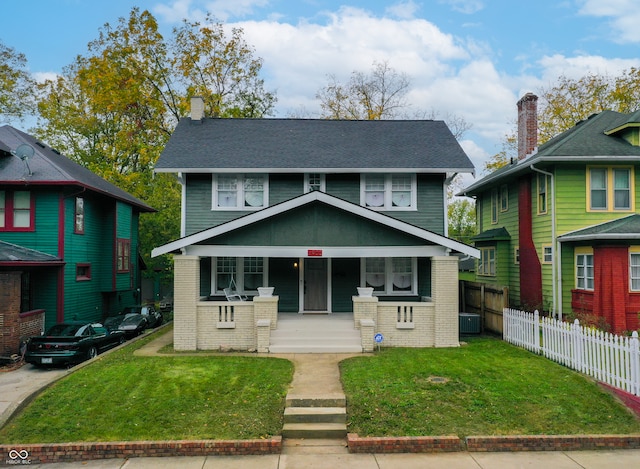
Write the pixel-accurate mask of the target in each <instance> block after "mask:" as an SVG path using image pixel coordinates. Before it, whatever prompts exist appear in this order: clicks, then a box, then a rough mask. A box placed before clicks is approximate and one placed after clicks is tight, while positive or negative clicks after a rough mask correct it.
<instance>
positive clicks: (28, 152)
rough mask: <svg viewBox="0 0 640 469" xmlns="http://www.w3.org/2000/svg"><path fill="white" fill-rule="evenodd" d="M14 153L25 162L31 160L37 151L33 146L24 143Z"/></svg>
mask: <svg viewBox="0 0 640 469" xmlns="http://www.w3.org/2000/svg"><path fill="white" fill-rule="evenodd" d="M12 153H13V154H14V155H15V156H17V157H18V158H20V159H21V160H22V161H24V160H26V159H27V158H31V157H32V156H33V154H34V153H35V150H34V149H33V147H32V146H31V145H29V144H26V143H23V144H22V145H19V146H18V148H16V149H15V150H14V151H13V152H12Z"/></svg>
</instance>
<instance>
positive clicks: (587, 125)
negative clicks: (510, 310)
mask: <svg viewBox="0 0 640 469" xmlns="http://www.w3.org/2000/svg"><path fill="white" fill-rule="evenodd" d="M518 153H519V154H518V159H517V160H514V161H511V163H510V164H508V165H507V166H506V167H503V168H501V169H499V170H497V171H495V172H493V173H491V174H489V175H488V176H486V177H484V178H483V179H481V180H480V181H478V182H476V183H474V184H472V185H471V186H469V187H468V188H467V189H465V190H464V191H463V192H462V194H463V195H467V196H471V197H474V198H475V199H476V213H477V226H478V234H477V236H476V237H475V245H476V247H477V248H478V249H479V250H480V260H479V262H478V268H477V271H476V279H477V281H478V282H484V283H490V284H496V285H499V286H508V287H509V299H510V303H511V306H513V307H518V308H524V309H527V310H533V309H534V308H538V309H542V310H545V311H548V312H550V313H553V314H554V315H557V316H562V315H563V314H567V313H569V312H571V313H575V314H578V315H586V316H592V317H594V316H595V317H596V318H601V322H603V323H605V324H606V325H608V326H609V327H610V328H611V330H612V331H614V332H623V331H625V330H633V329H637V328H638V313H639V312H640V215H639V214H638V210H639V205H638V203H639V202H640V199H639V197H640V194H638V192H637V191H636V187H638V184H639V183H640V179H639V177H640V176H639V174H638V169H639V167H640V113H633V114H621V113H618V112H613V111H603V112H601V113H599V114H596V115H593V116H591V117H590V118H589V119H587V120H585V121H582V122H579V123H577V124H576V125H575V126H574V127H573V128H571V129H569V130H567V131H565V132H563V133H561V134H559V135H557V136H556V137H554V138H552V139H551V140H549V141H548V142H545V143H544V144H543V145H540V146H539V147H538V146H537V97H536V96H535V95H533V94H527V95H525V96H524V97H523V98H522V99H521V100H520V101H519V102H518ZM596 322H597V321H596Z"/></svg>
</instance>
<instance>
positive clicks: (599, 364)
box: [503, 308, 640, 396]
mask: <svg viewBox="0 0 640 469" xmlns="http://www.w3.org/2000/svg"><path fill="white" fill-rule="evenodd" d="M503 324H504V330H503V338H504V340H505V341H507V342H509V343H512V344H514V345H517V346H519V347H522V348H525V349H527V350H530V351H531V352H534V353H537V354H541V355H544V356H545V357H547V358H549V359H550V360H553V361H555V362H557V363H560V364H562V365H565V366H567V367H569V368H572V369H574V370H577V371H579V372H581V373H584V374H586V375H589V376H592V377H593V378H594V379H596V380H598V381H601V382H603V383H606V384H608V385H610V386H613V387H616V388H619V389H622V390H623V391H626V392H628V393H631V394H634V395H636V396H640V347H639V341H638V332H636V331H634V332H633V335H632V336H631V337H620V336H617V335H613V334H609V333H607V332H602V331H600V330H597V329H592V328H590V327H583V326H581V325H580V323H579V321H578V320H577V319H576V320H575V322H574V323H573V324H571V323H567V322H563V321H558V320H556V319H553V318H548V317H543V318H541V317H540V315H539V313H538V311H535V312H534V313H533V314H532V313H528V312H524V311H518V310H514V309H509V308H505V309H504V311H503Z"/></svg>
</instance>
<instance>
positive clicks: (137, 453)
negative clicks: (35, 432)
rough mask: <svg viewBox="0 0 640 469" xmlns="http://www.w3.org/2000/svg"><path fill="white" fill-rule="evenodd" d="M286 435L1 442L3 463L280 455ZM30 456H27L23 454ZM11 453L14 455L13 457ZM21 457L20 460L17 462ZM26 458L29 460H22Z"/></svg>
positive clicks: (0, 464) (1, 461)
mask: <svg viewBox="0 0 640 469" xmlns="http://www.w3.org/2000/svg"><path fill="white" fill-rule="evenodd" d="M281 452H282V437H280V436H274V437H272V438H269V439H264V440H262V439H260V440H258V439H256V440H195V441H186V440H184V441H181V440H176V441H132V442H110V443H60V444H55V443H52V444H30V445H18V444H16V445H10V444H9V445H7V444H3V445H0V455H1V456H0V466H3V465H13V464H26V463H27V462H26V461H30V462H31V463H34V464H35V463H40V464H43V463H59V462H71V461H87V460H94V459H111V458H136V457H165V456H241V455H264V454H280V453H281ZM25 455H26V458H25V457H23V456H25ZM10 456H13V458H11V457H10ZM18 459H20V460H21V461H20V463H16V462H14V461H16V460H18ZM22 460H24V461H25V462H22Z"/></svg>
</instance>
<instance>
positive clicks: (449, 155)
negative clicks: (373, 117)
mask: <svg viewBox="0 0 640 469" xmlns="http://www.w3.org/2000/svg"><path fill="white" fill-rule="evenodd" d="M155 170H156V171H159V172H172V173H176V174H177V175H178V177H179V180H180V182H181V184H182V237H181V238H180V239H178V240H176V241H173V242H171V243H169V244H166V245H164V246H161V247H158V248H156V249H154V251H153V253H152V255H154V256H155V255H161V254H166V253H173V254H176V255H175V257H174V259H175V265H176V272H175V284H174V285H175V303H174V320H175V328H176V329H175V332H174V335H175V337H174V339H175V343H176V347H177V348H179V349H180V348H182V349H196V348H203V349H206V348H217V347H219V346H220V345H221V344H226V345H230V346H234V347H236V348H255V347H256V344H255V340H258V339H256V332H255V330H254V328H255V323H251V324H252V325H251V324H250V325H249V326H247V327H249V328H250V329H248V330H246V331H244V332H243V334H245V336H246V337H245V338H244V339H241V338H233V337H231V334H232V333H231V332H229V331H228V330H227V331H226V332H224V334H226V335H224V336H220V337H217V336H216V334H217V333H221V334H222V332H221V331H220V330H221V329H232V328H233V327H236V328H238V327H239V326H238V324H237V318H238V317H239V315H238V314H237V311H238V310H235V314H236V321H227V322H232V323H234V324H233V326H231V325H230V324H222V323H223V322H224V321H223V320H222V319H220V317H221V316H219V315H218V313H220V311H222V310H218V309H215V308H218V307H220V308H222V307H223V306H224V305H225V303H219V304H218V303H216V300H217V301H219V300H223V301H226V300H225V292H224V289H225V288H229V287H231V288H232V289H234V291H236V290H237V291H238V292H239V293H240V294H242V295H246V296H248V297H249V299H251V297H255V296H256V295H257V294H258V287H267V286H269V287H274V288H275V294H276V295H277V304H276V305H274V306H273V307H274V308H276V309H277V313H278V314H281V313H327V314H329V313H336V314H337V313H355V314H356V322H357V321H359V319H358V315H359V314H360V313H358V312H357V311H356V310H357V309H358V308H354V299H353V297H354V295H356V294H357V287H369V288H371V289H372V290H373V297H372V298H373V301H374V302H375V303H378V301H379V304H380V305H382V304H385V305H393V304H395V303H394V302H396V303H397V304H402V305H407V304H409V306H407V308H413V307H415V308H418V307H425V308H426V307H427V306H429V308H433V304H434V303H436V297H437V300H438V301H440V303H439V304H440V305H441V308H440V309H438V306H437V304H436V308H435V311H436V313H435V314H437V311H445V309H446V311H447V313H446V314H447V320H446V322H447V325H445V321H444V320H443V321H442V327H441V328H439V324H437V321H436V324H435V325H434V322H433V321H434V319H433V318H431V319H430V320H429V321H431V322H430V323H428V322H427V321H426V320H425V322H424V323H423V324H422V325H419V324H416V325H415V327H416V328H419V327H424V328H425V330H423V331H421V332H419V331H418V329H416V331H414V332H413V334H414V335H415V336H416V337H414V338H412V339H406V340H407V342H406V345H414V346H421V344H424V341H427V342H428V343H429V344H430V345H434V344H435V345H436V346H438V345H443V344H445V343H446V344H447V345H457V343H458V333H457V331H458V329H457V327H458V322H457V321H458V306H457V305H458V297H457V295H458V293H457V257H455V256H453V255H452V253H455V252H462V253H465V254H466V255H472V256H474V255H476V256H477V250H476V249H474V248H472V247H470V246H467V245H465V244H462V243H459V242H457V241H455V240H453V239H450V238H448V237H447V220H446V213H447V209H446V188H447V185H448V184H449V182H450V180H451V178H452V177H453V176H454V175H455V174H457V173H472V172H473V171H474V168H473V165H472V163H471V161H470V160H469V158H468V157H467V156H466V154H465V153H464V151H463V150H462V148H461V147H460V145H459V144H458V142H457V141H456V140H455V138H454V137H453V135H452V134H451V132H450V130H449V129H448V128H447V126H446V125H445V123H444V122H442V121H424V120H422V121H419V120H415V121H339V120H313V119H308V120H303V119H217V118H206V117H204V115H203V111H202V102H201V100H199V99H198V98H194V99H193V100H192V114H191V117H190V118H183V119H181V121H180V123H179V124H178V126H177V128H176V129H175V131H174V133H173V135H172V136H171V138H170V140H169V142H168V144H167V146H166V148H165V150H164V152H163V153H162V155H161V156H160V158H159V160H158V162H157V164H156V168H155ZM444 266H446V267H444ZM440 267H441V268H442V269H443V270H441V271H439V270H438V269H439V268H440ZM449 269H452V270H449ZM437 282H447V284H446V286H445V285H444V283H443V284H442V291H439V292H436V291H435V290H436V287H434V285H435V284H436V283H437ZM445 290H446V292H447V293H444V291H445ZM445 297H446V301H445ZM256 298H257V297H256ZM256 298H254V302H255V301H256ZM369 299H370V300H371V298H369ZM430 300H432V302H430ZM211 301H213V304H215V305H216V306H215V308H214V309H215V311H218V313H215V314H214V312H213V311H214V310H211V307H212V304H211ZM265 301H267V300H265ZM420 305H422V306H420ZM236 306H237V307H239V308H248V307H249V305H247V304H239V305H236ZM403 307H404V306H403ZM225 311H226V310H225ZM394 311H395V310H394ZM403 311H404V310H403ZM407 311H410V309H407ZM411 311H413V310H411ZM416 311H417V310H416ZM220 314H222V313H220ZM250 314H251V313H250V312H249V311H247V312H246V315H250ZM255 314H256V318H258V313H257V312H256V313H255ZM367 314H369V313H367ZM398 314H399V313H398ZM416 314H417V313H416ZM443 314H444V313H443ZM214 316H215V317H217V318H218V320H216V323H214V324H213V325H211V324H209V323H208V322H207V321H209V319H210V318H213V317H214ZM243 316H244V313H243ZM391 316H392V317H394V318H396V314H395V313H393V314H390V317H391ZM251 317H254V316H251ZM263 319H265V318H263ZM370 319H371V318H370ZM257 320H258V322H260V319H257ZM266 320H270V321H271V328H272V329H273V328H274V327H275V323H276V321H277V318H276V317H275V316H269V318H268V319H266ZM371 320H372V321H373V323H375V324H376V327H378V326H379V324H380V322H382V319H381V317H377V316H376V317H374V318H373V319H371ZM394 321H395V319H394ZM263 323H264V322H263ZM366 323H367V324H370V323H369V322H366ZM394 324H395V322H394ZM209 327H211V329H209ZM357 327H359V323H358V324H357ZM394 327H395V326H394ZM402 327H405V328H406V329H408V328H411V327H413V323H412V324H410V325H406V326H402ZM399 328H400V326H397V329H399ZM427 328H430V329H429V331H426V329H427ZM434 330H435V331H436V332H434ZM440 331H447V334H448V336H447V339H446V340H445V339H443V340H442V341H440V342H439V341H438V340H439V339H434V336H435V335H437V333H438V332H440ZM395 332H396V329H394V333H395ZM418 336H419V338H418ZM427 337H430V338H429V339H426V338H427ZM371 339H373V334H371ZM388 340H389V342H388V343H389V344H390V343H391V341H392V338H391V336H390V338H389V339H388ZM397 340H398V341H399V342H402V340H405V339H400V338H398V339H397ZM252 341H253V342H252ZM234 344H235V345H234ZM385 344H387V342H385ZM263 346H264V347H263ZM268 347H269V344H268V342H267V343H263V344H262V345H259V346H258V347H257V348H258V349H259V350H264V351H267V350H268ZM365 348H366V347H365Z"/></svg>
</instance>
